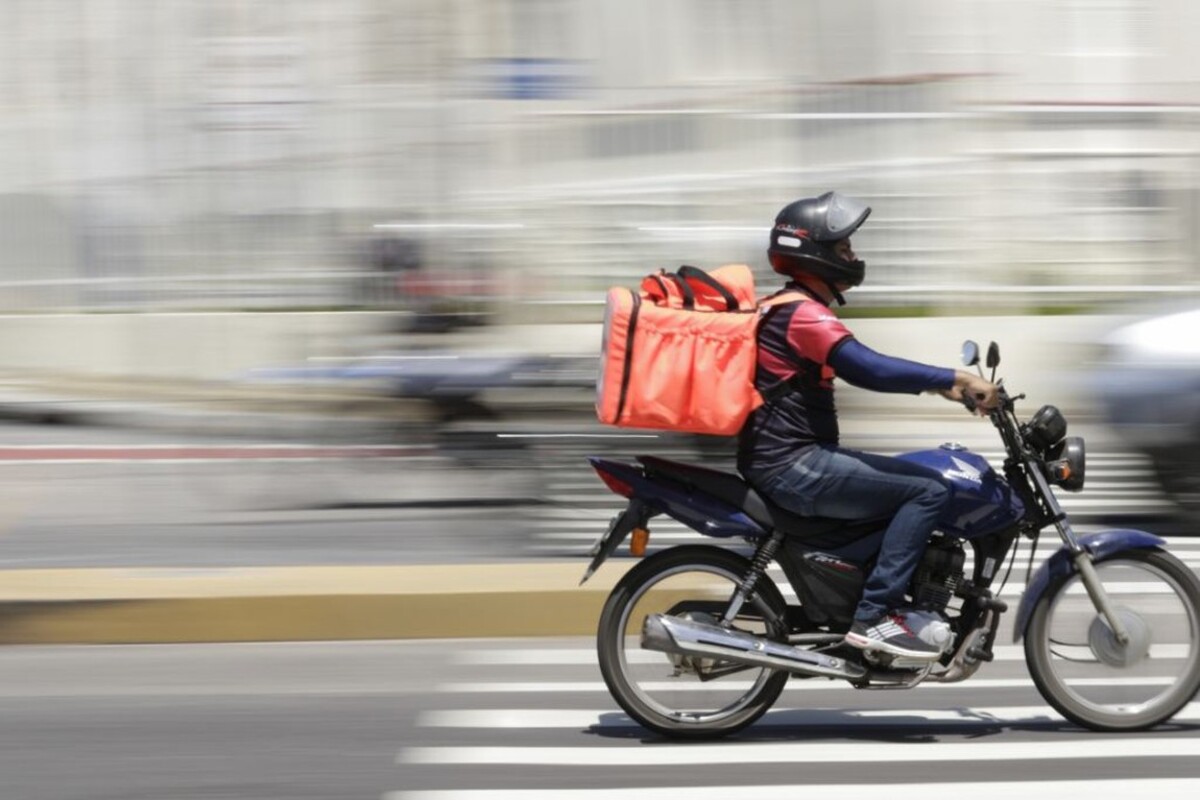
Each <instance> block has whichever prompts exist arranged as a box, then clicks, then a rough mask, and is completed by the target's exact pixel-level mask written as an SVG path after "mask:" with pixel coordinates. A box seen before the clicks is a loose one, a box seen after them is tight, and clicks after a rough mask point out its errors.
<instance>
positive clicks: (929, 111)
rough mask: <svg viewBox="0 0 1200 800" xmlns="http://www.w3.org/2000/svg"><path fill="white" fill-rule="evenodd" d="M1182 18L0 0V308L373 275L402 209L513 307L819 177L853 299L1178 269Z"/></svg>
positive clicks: (1148, 279)
mask: <svg viewBox="0 0 1200 800" xmlns="http://www.w3.org/2000/svg"><path fill="white" fill-rule="evenodd" d="M1197 23H1200V7H1198V6H1196V4H1194V3H1189V2H1186V1H1185V0H1053V1H1051V0H1004V1H1003V2H1001V1H1000V0H961V1H960V2H953V3H951V2H941V1H938V0H913V1H911V2H907V3H895V2H888V0H811V1H808V2H803V3H796V2H792V1H790V0H736V1H735V0H660V1H659V2H654V3H643V2H637V1H636V0H608V1H606V2H603V3H594V2H583V0H341V1H340V2H337V3H330V2H324V1H323V0H292V2H289V3H278V2H269V1H268V0H158V1H157V2H145V1H144V0H5V2H4V3H2V4H0V112H2V113H0V308H2V309H5V310H10V311H46V310H79V309H83V310H97V309H99V310H113V309H116V310H164V309H189V310H190V309H239V308H275V309H290V308H306V309H312V308H346V307H355V308H358V307H364V306H368V307H373V306H377V305H380V304H384V305H386V304H387V303H390V302H393V301H394V300H395V299H396V298H395V296H394V295H395V293H396V288H395V286H393V285H392V284H391V283H389V282H388V281H384V282H383V283H382V284H381V283H380V282H379V281H378V280H377V277H378V273H379V272H380V271H381V265H380V264H379V263H378V259H376V258H374V257H373V254H374V253H376V252H378V247H377V245H378V243H379V242H380V241H383V240H402V241H405V242H414V243H416V244H417V245H419V247H418V248H417V250H415V251H414V252H419V253H420V264H419V265H416V266H419V267H420V268H421V269H423V270H428V271H431V272H434V273H435V274H439V275H441V276H443V277H446V276H449V278H448V279H447V282H445V283H444V285H445V286H447V287H449V288H448V289H447V291H464V289H463V288H462V287H463V285H462V284H459V283H455V282H454V276H456V275H459V274H461V273H463V272H464V271H470V273H471V274H472V275H478V274H480V273H486V274H487V275H488V280H487V281H484V282H480V281H477V280H472V281H471V282H470V283H469V286H470V287H471V288H470V289H469V290H470V291H474V292H479V293H480V294H482V295H486V296H487V297H489V298H492V299H497V300H503V301H508V302H502V303H500V305H501V306H502V307H503V308H506V309H509V313H510V314H513V315H514V316H517V317H523V316H527V315H529V314H530V313H536V314H537V315H538V316H543V317H553V318H563V319H567V318H573V317H572V314H575V315H577V316H578V317H579V318H584V319H590V318H592V317H593V316H595V315H596V313H597V311H598V305H597V303H598V299H599V295H598V293H599V292H601V291H602V289H603V288H604V287H605V286H607V285H609V284H611V283H618V282H619V283H628V282H630V281H631V280H633V279H636V277H638V276H639V275H640V274H641V273H643V272H645V271H647V270H649V269H652V268H655V267H658V266H673V265H675V264H678V263H680V262H689V263H697V264H700V265H714V264H717V263H721V262H725V261H734V260H741V261H747V262H749V263H752V264H755V265H756V267H758V268H759V269H760V270H761V269H762V265H763V260H764V259H763V249H764V246H763V243H764V240H765V231H766V228H767V226H768V224H769V222H770V220H771V218H772V217H773V215H774V213H775V211H776V210H777V209H778V208H779V207H781V206H782V205H783V204H784V203H786V202H788V201H790V200H791V199H793V198H794V197H796V196H799V195H802V194H805V193H817V192H820V191H823V190H825V189H827V188H832V187H837V188H839V189H841V190H842V191H845V192H848V193H854V194H858V195H861V196H863V197H865V198H867V199H868V200H869V201H870V202H871V203H872V204H873V205H874V206H875V209H876V211H875V214H874V216H873V217H872V222H871V224H870V225H869V226H868V228H867V229H864V231H863V232H862V234H861V235H860V237H859V238H857V239H856V249H857V250H858V251H859V252H860V253H861V254H863V255H864V256H865V257H866V258H867V260H868V261H869V263H870V264H871V272H870V282H869V284H868V285H866V286H864V287H863V288H862V290H860V292H859V293H858V297H857V298H856V303H857V304H860V305H872V304H874V305H882V304H898V303H900V304H904V303H929V302H934V303H940V304H943V305H949V306H953V307H955V308H961V307H964V306H966V307H969V306H971V305H972V304H980V303H989V304H995V303H997V302H1001V303H1003V304H1005V305H1010V306H1012V308H1014V309H1016V310H1020V309H1022V308H1028V307H1030V306H1034V305H1046V304H1060V305H1062V304H1065V305H1070V304H1073V303H1092V304H1095V303H1096V302H1098V301H1103V300H1105V299H1106V298H1109V297H1112V296H1113V293H1111V292H1109V291H1107V290H1108V289H1112V288H1115V287H1122V286H1128V285H1134V286H1138V285H1149V286H1150V287H1151V288H1161V289H1168V288H1171V287H1179V286H1184V287H1195V286H1196V284H1197V267H1196V266H1195V265H1196V262H1197V255H1200V253H1198V252H1197V251H1198V242H1197V239H1196V236H1195V234H1193V232H1192V231H1193V228H1194V227H1195V223H1196V221H1197V165H1198V162H1197V150H1196V145H1195V141H1196V133H1197V131H1196V128H1197V111H1196V106H1195V103H1196V101H1197V99H1198V92H1197V79H1198V78H1200V65H1197V64H1196V63H1195V60H1194V59H1193V58H1191V56H1192V52H1191V51H1192V49H1193V39H1194V36H1193V35H1192V34H1191V32H1192V31H1194V30H1196V29H1197ZM385 271H386V270H385ZM759 276H760V280H761V281H762V282H763V283H764V284H768V283H771V282H773V278H772V277H771V276H770V275H769V274H768V273H767V272H765V271H760V272H759ZM980 287H982V288H984V289H986V290H987V292H986V293H984V294H980V293H979V292H978V289H979V288H980ZM998 288H1003V289H1004V290H1005V292H1004V293H998V292H997V291H996V290H997V289H998ZM972 289H975V291H972ZM513 300H535V301H538V302H539V306H538V308H537V310H536V312H531V311H530V310H529V309H527V308H521V307H520V306H519V304H514V303H513V302H511V301H513ZM514 308H517V309H518V310H517V311H512V309H514ZM572 309H578V310H577V311H573V310H572Z"/></svg>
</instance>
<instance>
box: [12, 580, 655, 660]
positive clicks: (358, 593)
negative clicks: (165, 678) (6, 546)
mask: <svg viewBox="0 0 1200 800" xmlns="http://www.w3.org/2000/svg"><path fill="white" fill-rule="evenodd" d="M585 566H586V564H584V563H583V561H582V560H581V561H579V562H574V561H573V562H568V563H549V564H465V565H451V566H387V567H276V568H235V569H218V570H194V569H76V570H66V569H32V570H12V571H8V572H4V573H0V644H43V645H45V644H135V643H136V644H168V643H188V642H249V641H262V642H266V641H320V640H327V641H330V640H351V639H421V638H439V639H440V638H479V637H517V636H563V635H591V634H592V633H594V632H595V630H596V623H597V620H598V619H599V617H600V610H601V607H602V606H603V604H604V600H605V599H606V598H607V596H608V593H609V592H610V591H611V589H612V587H613V585H614V584H615V583H616V582H617V581H618V580H619V579H620V578H621V576H622V575H624V573H625V572H626V571H627V570H628V569H629V568H630V567H631V566H632V564H619V563H618V564H606V565H605V566H604V567H603V568H602V569H601V570H600V571H599V572H598V573H597V574H596V575H595V576H593V578H592V579H591V580H590V581H589V582H588V583H587V584H585V585H584V586H582V587H581V586H579V579H580V578H581V577H582V575H583V571H584V568H585Z"/></svg>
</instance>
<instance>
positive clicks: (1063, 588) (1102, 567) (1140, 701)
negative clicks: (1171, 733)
mask: <svg viewBox="0 0 1200 800" xmlns="http://www.w3.org/2000/svg"><path fill="white" fill-rule="evenodd" d="M1095 567H1096V572H1097V574H1099V576H1100V579H1101V582H1102V583H1103V584H1104V587H1105V590H1106V591H1107V592H1108V593H1109V598H1110V599H1111V600H1112V602H1113V604H1114V606H1115V607H1116V614H1117V617H1118V618H1119V619H1120V620H1121V622H1122V624H1123V625H1124V626H1125V628H1126V630H1127V632H1128V634H1129V636H1128V641H1127V642H1124V643H1122V642H1119V641H1117V639H1116V637H1115V636H1114V635H1113V632H1112V629H1111V628H1110V627H1109V625H1108V623H1107V621H1106V620H1105V619H1104V618H1103V617H1102V616H1101V615H1100V614H1098V613H1097V611H1096V609H1095V607H1094V606H1093V605H1092V601H1091V598H1090V597H1089V596H1088V594H1087V590H1086V589H1085V588H1084V586H1083V583H1082V580H1081V579H1080V576H1079V575H1078V574H1077V573H1072V574H1070V575H1068V576H1066V577H1064V578H1062V579H1060V580H1059V581H1058V582H1057V583H1056V584H1054V585H1052V586H1051V587H1050V588H1049V589H1048V590H1047V591H1046V594H1045V595H1043V596H1042V598H1041V600H1039V602H1038V604H1037V606H1036V607H1035V609H1034V611H1033V615H1032V617H1031V618H1030V622H1029V629H1028V630H1027V631H1026V639H1025V657H1026V660H1027V663H1028V666H1029V672H1030V675H1031V676H1032V677H1033V682H1034V684H1035V685H1036V686H1037V688H1038V691H1039V692H1041V694H1042V697H1044V698H1045V699H1046V702H1048V703H1049V704H1050V705H1051V706H1053V707H1054V708H1055V709H1056V710H1057V711H1058V712H1059V713H1060V714H1062V715H1063V716H1064V717H1066V718H1067V719H1069V720H1071V721H1072V722H1076V723H1078V724H1079V725H1082V726H1084V727H1086V728H1091V729H1092V730H1098V731H1133V730H1141V729H1144V728H1150V727H1153V726H1155V725H1157V724H1159V723H1161V722H1164V721H1166V720H1168V719H1170V718H1171V717H1172V716H1174V715H1175V714H1176V713H1178V711H1179V710H1180V709H1181V708H1183V706H1185V705H1186V704H1187V703H1188V702H1189V701H1190V700H1191V699H1192V698H1193V697H1194V696H1195V695H1196V691H1197V689H1200V580H1198V579H1197V578H1196V575H1195V574H1194V573H1193V572H1192V571H1191V570H1190V569H1188V567H1187V566H1186V565H1185V564H1183V563H1182V562H1180V561H1179V560H1178V559H1177V558H1175V557H1174V556H1172V555H1170V554H1169V553H1166V552H1164V551H1161V550H1126V551H1122V552H1120V553H1117V554H1115V555H1113V556H1110V557H1108V558H1105V559H1103V560H1100V561H1097V562H1096V564H1095Z"/></svg>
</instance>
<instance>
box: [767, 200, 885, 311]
mask: <svg viewBox="0 0 1200 800" xmlns="http://www.w3.org/2000/svg"><path fill="white" fill-rule="evenodd" d="M870 213H871V207H870V206H868V205H867V204H866V203H864V202H863V201H861V200H856V199H855V198H853V197H846V196H845V195H841V194H838V193H837V192H826V193H825V194H823V195H821V196H820V197H806V198H804V199H802V200H796V201H795V202H793V203H789V204H788V205H786V206H784V208H783V210H782V211H780V212H779V214H778V215H776V217H775V227H774V228H772V229H771V246H770V247H769V248H768V249H767V253H768V254H769V257H770V259H771V266H772V267H774V269H775V271H776V272H778V273H780V274H782V275H787V276H789V277H793V278H794V277H796V276H797V275H799V274H805V275H814V276H816V277H818V278H821V279H822V280H824V281H825V282H826V283H828V284H829V286H830V288H831V289H832V288H833V287H834V285H835V284H838V283H848V284H850V285H851V286H858V285H859V284H860V283H862V282H863V277H864V276H865V275H866V271H867V265H866V264H865V263H863V262H862V261H843V260H842V259H841V258H840V257H839V256H838V255H837V254H836V253H835V252H834V250H833V245H834V244H835V243H837V242H839V241H841V240H842V239H846V238H849V237H850V236H851V235H852V234H853V233H854V232H855V231H856V230H858V228H859V226H860V225H862V224H863V223H864V222H866V220H867V217H868V216H869V215H870ZM834 294H835V296H836V295H837V292H836V290H835V291H834ZM839 300H840V297H839Z"/></svg>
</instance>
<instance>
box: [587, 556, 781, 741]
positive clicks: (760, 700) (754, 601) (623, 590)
mask: <svg viewBox="0 0 1200 800" xmlns="http://www.w3.org/2000/svg"><path fill="white" fill-rule="evenodd" d="M750 566H751V565H750V562H749V561H748V560H746V559H745V558H743V557H741V556H739V555H737V554H736V553H731V552H729V551H728V550H722V549H720V548H716V547H708V546H703V545H692V546H683V547H675V548H672V549H670V550H664V551H662V552H659V553H657V554H655V555H653V556H651V557H650V558H647V559H646V560H645V561H643V562H642V563H640V564H638V565H637V566H636V567H635V568H634V569H632V570H630V571H629V572H628V573H627V574H626V575H625V577H624V578H622V579H621V581H620V582H618V583H617V585H616V587H614V589H613V591H612V593H611V594H610V595H609V597H608V601H607V602H606V603H605V604H604V610H603V612H602V613H601V615H600V626H599V630H598V632H597V637H596V647H597V651H598V653H599V658H600V672H601V674H602V675H603V676H604V682H605V684H607V686H608V690H609V692H610V693H611V694H612V696H613V698H614V699H615V700H616V701H617V703H619V704H620V706H621V708H623V709H625V712H626V713H627V714H629V716H630V717H632V718H633V719H635V720H637V721H638V722H639V723H641V724H642V725H644V726H645V727H646V728H649V729H650V730H652V731H655V732H657V733H661V734H663V735H665V736H671V737H675V738H689V739H700V738H716V737H720V736H728V735H729V734H731V733H735V732H737V731H739V730H741V729H743V728H745V727H746V726H748V725H750V724H751V723H753V722H754V721H755V720H757V719H758V718H759V717H761V716H762V715H763V714H764V713H766V711H767V710H768V709H769V708H770V707H771V706H772V704H774V702H775V701H776V700H777V699H778V698H779V693H780V692H782V691H783V686H784V684H785V683H787V679H788V673H787V672H785V671H782V670H771V669H765V668H759V667H745V668H744V669H736V668H737V665H735V664H732V663H731V662H721V661H717V660H715V659H699V658H696V657H693V656H679V655H671V654H667V653H659V652H655V651H652V650H643V649H642V648H641V630H642V622H643V620H644V619H645V618H646V616H647V615H649V614H655V613H658V614H665V613H668V612H671V613H675V614H677V615H680V616H687V615H691V616H693V618H696V616H697V615H706V616H704V617H703V618H704V619H705V621H708V622H715V621H717V620H719V618H720V616H721V615H723V614H724V611H725V608H726V607H727V603H728V601H729V600H730V598H731V597H732V596H733V593H734V592H735V591H736V589H737V586H738V584H739V583H740V582H741V580H742V578H743V576H745V575H746V574H747V572H748V571H749V570H750ZM786 614H787V603H786V601H785V600H784V599H783V595H781V594H780V592H779V590H778V589H777V588H776V587H775V584H774V583H772V582H771V581H770V580H768V579H767V578H766V577H763V578H760V580H759V582H758V584H757V586H756V587H755V591H754V594H753V596H752V598H751V599H750V600H748V601H747V603H746V605H745V606H744V607H743V609H742V611H741V612H740V613H739V615H738V617H737V619H736V620H735V622H734V625H735V627H737V628H738V629H739V630H744V631H749V632H752V633H755V634H758V635H762V636H766V637H768V638H770V639H773V640H776V641H786V640H787V630H786V623H784V622H783V620H785V619H786ZM772 618H773V619H775V620H776V622H775V623H768V622H767V619H772ZM728 670H736V671H732V672H731V673H730V674H728V675H725V676H723V677H708V679H707V680H703V681H702V680H701V676H702V675H705V676H712V675H713V674H714V673H719V672H722V671H728Z"/></svg>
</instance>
